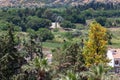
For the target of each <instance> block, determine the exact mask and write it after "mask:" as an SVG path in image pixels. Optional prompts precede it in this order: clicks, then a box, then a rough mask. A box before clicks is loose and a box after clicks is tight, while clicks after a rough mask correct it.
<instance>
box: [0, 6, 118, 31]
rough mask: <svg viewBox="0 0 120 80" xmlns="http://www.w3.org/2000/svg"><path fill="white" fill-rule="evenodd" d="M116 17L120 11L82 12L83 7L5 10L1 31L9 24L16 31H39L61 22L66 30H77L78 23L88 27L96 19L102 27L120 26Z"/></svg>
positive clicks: (0, 26)
mask: <svg viewBox="0 0 120 80" xmlns="http://www.w3.org/2000/svg"><path fill="white" fill-rule="evenodd" d="M100 17H101V18H100ZM116 17H117V18H119V17H120V10H119V9H118V10H114V9H113V8H112V9H111V10H110V9H109V10H104V9H100V10H95V9H94V8H89V9H86V10H81V7H70V8H65V9H63V10H54V9H51V8H3V9H1V10H0V29H1V30H6V29H7V24H12V25H14V26H15V28H16V30H22V31H26V30H27V29H29V28H31V29H34V30H35V31H37V30H38V29H39V28H48V29H49V27H50V26H51V23H52V22H59V23H60V25H61V26H62V27H64V28H76V26H75V24H76V23H80V24H83V25H86V20H89V19H95V20H96V21H97V22H99V23H100V24H101V23H102V24H101V25H102V26H107V27H110V26H119V25H120V24H119V22H120V19H114V18H116ZM108 18H112V19H108ZM103 22H104V23H103Z"/></svg>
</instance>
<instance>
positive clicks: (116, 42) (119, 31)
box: [109, 28, 120, 48]
mask: <svg viewBox="0 0 120 80" xmlns="http://www.w3.org/2000/svg"><path fill="white" fill-rule="evenodd" d="M109 30H110V32H111V33H112V40H111V41H112V45H109V46H110V47H112V48H120V28H109Z"/></svg>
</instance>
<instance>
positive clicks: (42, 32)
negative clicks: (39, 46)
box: [37, 28, 54, 41]
mask: <svg viewBox="0 0 120 80" xmlns="http://www.w3.org/2000/svg"><path fill="white" fill-rule="evenodd" d="M37 35H38V36H39V37H40V38H41V40H42V41H46V40H52V39H53V38H54V35H53V34H52V33H51V31H50V30H48V29H46V28H40V29H39V30H38V31H37Z"/></svg>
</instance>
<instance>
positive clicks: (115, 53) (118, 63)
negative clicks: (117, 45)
mask: <svg viewBox="0 0 120 80" xmlns="http://www.w3.org/2000/svg"><path fill="white" fill-rule="evenodd" d="M107 57H108V58H109V59H110V60H111V61H110V62H109V63H108V65H110V66H111V67H113V68H114V70H115V72H116V73H120V49H109V50H108V52H107Z"/></svg>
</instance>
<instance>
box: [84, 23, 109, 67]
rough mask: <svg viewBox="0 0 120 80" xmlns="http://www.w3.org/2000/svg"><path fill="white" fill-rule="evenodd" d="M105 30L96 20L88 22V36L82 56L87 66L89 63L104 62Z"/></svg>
mask: <svg viewBox="0 0 120 80" xmlns="http://www.w3.org/2000/svg"><path fill="white" fill-rule="evenodd" d="M106 32H107V30H106V29H105V28H104V27H102V26H101V25H100V24H98V23H97V22H93V23H91V24H90V31H89V38H88V41H87V42H86V43H85V47H84V57H85V63H86V66H87V67H90V66H91V65H93V64H95V65H97V64H99V63H106V62H108V59H107V58H106V44H107V35H106Z"/></svg>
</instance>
